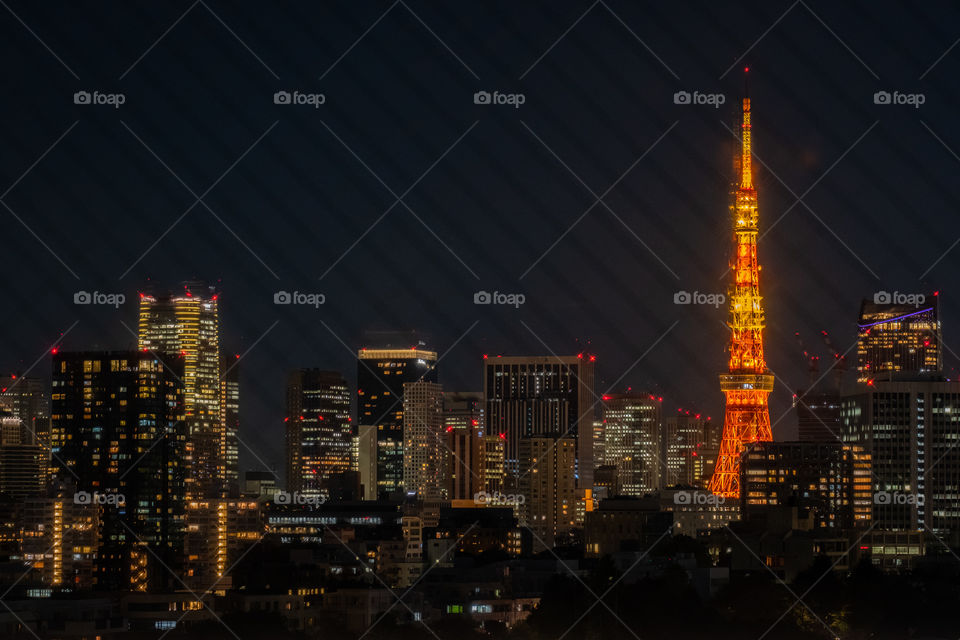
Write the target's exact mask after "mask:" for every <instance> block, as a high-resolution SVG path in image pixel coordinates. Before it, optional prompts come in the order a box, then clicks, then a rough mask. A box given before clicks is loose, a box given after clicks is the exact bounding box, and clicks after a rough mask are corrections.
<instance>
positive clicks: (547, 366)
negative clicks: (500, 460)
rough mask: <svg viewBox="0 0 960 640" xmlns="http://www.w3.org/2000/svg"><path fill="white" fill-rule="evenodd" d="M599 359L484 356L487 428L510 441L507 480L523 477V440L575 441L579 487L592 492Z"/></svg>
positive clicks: (597, 410) (581, 357)
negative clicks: (537, 438) (547, 438)
mask: <svg viewBox="0 0 960 640" xmlns="http://www.w3.org/2000/svg"><path fill="white" fill-rule="evenodd" d="M595 365H596V357H595V356H590V355H585V354H582V353H581V354H579V355H575V356H558V357H553V356H512V357H506V356H495V357H494V356H490V357H487V356H484V376H483V384H484V389H483V391H484V397H485V398H486V401H487V407H486V414H487V429H488V430H489V431H490V432H491V433H496V434H503V435H504V438H505V439H506V443H505V444H506V451H505V456H506V467H507V477H508V481H510V479H511V478H513V479H515V478H516V477H517V476H518V475H519V466H520V465H519V457H520V456H519V451H520V441H521V440H522V439H524V438H529V437H540V436H550V437H570V438H573V439H574V442H575V443H576V456H575V479H576V482H577V485H576V486H577V488H579V489H592V488H593V469H594V460H593V425H594V421H595V419H596V415H597V413H599V408H598V407H599V404H600V399H599V398H598V397H597V396H596V395H595V392H594V369H595Z"/></svg>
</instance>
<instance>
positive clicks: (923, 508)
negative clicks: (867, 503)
mask: <svg viewBox="0 0 960 640" xmlns="http://www.w3.org/2000/svg"><path fill="white" fill-rule="evenodd" d="M841 419H842V421H843V439H844V442H846V443H848V444H851V445H859V446H861V447H863V448H864V449H865V450H866V451H868V452H870V454H871V457H872V463H873V473H872V478H873V490H874V492H875V494H874V504H873V521H874V523H875V524H876V526H877V528H878V529H886V530H900V531H917V530H924V529H925V530H928V531H932V532H934V533H936V534H937V535H938V536H940V537H942V538H944V539H945V540H947V541H948V542H949V543H950V544H954V545H956V544H960V482H958V480H957V479H958V477H960V447H958V446H956V445H957V439H958V434H960V382H956V381H953V382H947V381H945V380H943V379H942V378H939V379H938V378H936V377H933V376H930V377H928V378H927V379H920V378H917V379H914V380H901V381H897V382H885V381H876V382H872V383H871V384H869V385H862V386H861V388H860V389H857V390H854V391H852V392H850V393H848V394H846V395H845V396H844V397H843V400H842V403H841Z"/></svg>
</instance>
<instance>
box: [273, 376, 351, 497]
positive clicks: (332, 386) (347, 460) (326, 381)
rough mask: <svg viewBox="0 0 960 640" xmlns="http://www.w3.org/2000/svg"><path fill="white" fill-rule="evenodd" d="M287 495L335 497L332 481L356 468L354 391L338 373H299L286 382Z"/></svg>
mask: <svg viewBox="0 0 960 640" xmlns="http://www.w3.org/2000/svg"><path fill="white" fill-rule="evenodd" d="M284 422H285V425H286V440H287V490H288V491H289V492H291V493H293V492H294V491H296V492H298V493H300V494H303V495H304V496H309V497H323V498H329V497H330V487H329V482H330V479H331V477H333V476H335V475H338V474H343V473H347V472H349V471H351V470H352V469H353V461H352V448H353V447H352V427H353V425H352V421H351V419H350V390H349V388H348V387H347V381H346V380H345V379H344V378H343V376H342V375H341V374H340V373H338V372H336V371H321V370H319V369H298V370H297V371H293V372H292V373H291V374H290V376H289V377H288V379H287V416H286V418H284Z"/></svg>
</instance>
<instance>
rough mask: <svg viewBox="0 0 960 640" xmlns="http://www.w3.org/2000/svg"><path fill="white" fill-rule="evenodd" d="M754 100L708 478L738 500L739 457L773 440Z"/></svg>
mask: <svg viewBox="0 0 960 640" xmlns="http://www.w3.org/2000/svg"><path fill="white" fill-rule="evenodd" d="M751 160H752V158H751V132H750V98H744V99H743V124H742V125H741V135H740V185H739V187H738V188H737V190H736V192H735V195H734V203H733V205H732V207H731V209H732V213H733V237H734V243H735V245H736V253H735V254H734V257H733V260H732V261H731V264H730V270H731V271H732V272H733V286H732V287H731V288H730V368H729V371H728V372H727V373H723V374H721V375H720V389H721V391H723V394H724V396H726V405H727V407H726V415H725V416H724V422H723V435H722V438H721V441H720V453H719V454H718V456H717V463H716V466H715V467H714V470H713V477H712V478H711V479H710V487H709V488H710V491H711V492H713V493H715V494H717V495H720V496H724V497H726V498H739V497H740V454H741V453H743V451H744V449H745V447H746V445H748V444H749V443H751V442H767V441H770V440H773V435H772V433H771V430H770V410H769V409H768V408H767V396H768V395H770V392H771V391H773V375H771V374H770V372H769V371H767V363H766V361H765V360H764V358H763V324H764V317H763V303H762V298H761V297H760V265H759V264H758V261H757V235H758V231H757V222H758V217H759V214H758V211H757V190H756V189H755V188H754V187H753V171H752V166H751V165H752V162H751Z"/></svg>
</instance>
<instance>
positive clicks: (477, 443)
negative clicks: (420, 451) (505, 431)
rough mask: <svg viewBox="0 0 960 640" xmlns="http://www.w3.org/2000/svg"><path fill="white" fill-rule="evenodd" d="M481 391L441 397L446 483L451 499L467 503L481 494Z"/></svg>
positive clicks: (482, 424)
mask: <svg viewBox="0 0 960 640" xmlns="http://www.w3.org/2000/svg"><path fill="white" fill-rule="evenodd" d="M483 411H484V402H483V392H480V391H447V392H445V393H444V394H443V427H444V431H445V434H446V435H445V437H446V443H447V447H448V448H449V456H448V457H449V465H448V471H447V484H448V488H449V494H450V495H449V497H450V499H451V500H471V499H473V497H474V495H475V494H476V493H478V492H480V491H483V478H482V476H481V466H480V457H481V451H482V449H483V439H484V438H485V437H486V436H485V427H486V420H485V416H484V412H483Z"/></svg>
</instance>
